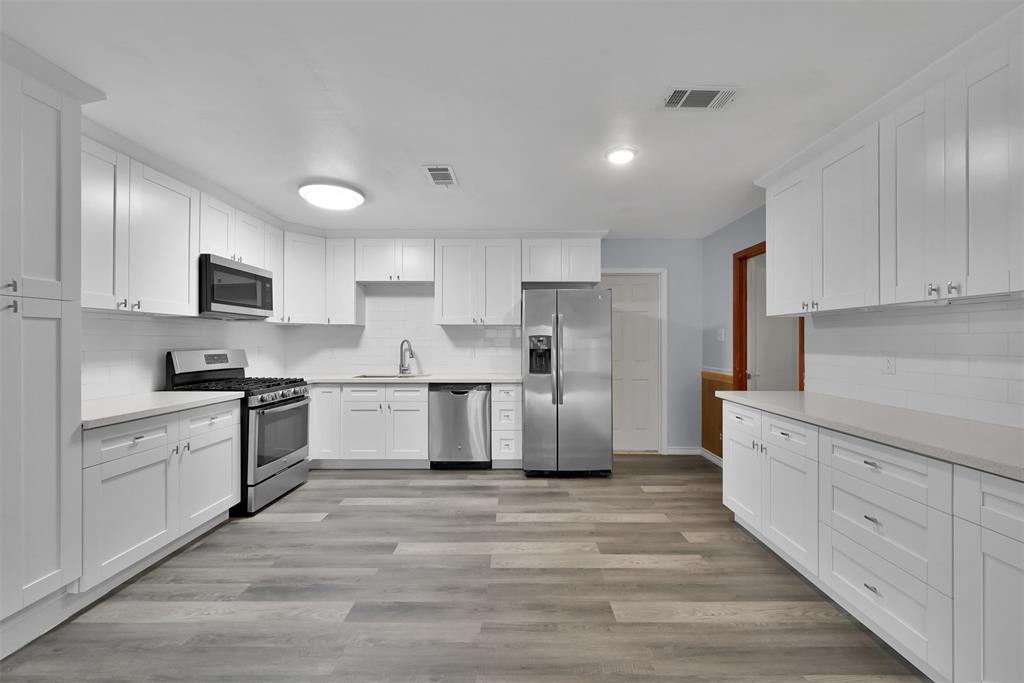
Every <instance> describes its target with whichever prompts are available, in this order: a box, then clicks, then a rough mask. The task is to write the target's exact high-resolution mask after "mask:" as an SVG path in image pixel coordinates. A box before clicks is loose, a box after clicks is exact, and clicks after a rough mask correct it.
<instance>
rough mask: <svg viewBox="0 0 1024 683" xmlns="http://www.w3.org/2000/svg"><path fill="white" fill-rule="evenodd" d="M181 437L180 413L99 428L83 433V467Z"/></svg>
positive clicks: (148, 448)
mask: <svg viewBox="0 0 1024 683" xmlns="http://www.w3.org/2000/svg"><path fill="white" fill-rule="evenodd" d="M177 440H178V416H177V415H175V414H171V415H158V416H156V417H149V418H146V419H144V420H133V421H132V422H124V423H122V424H116V425H110V426H109V427H101V428H99V429H86V430H85V431H84V433H83V435H82V466H83V467H92V466H94V465H99V464H100V463H104V462H111V461H112V460H118V459H119V458H124V457H126V456H129V455H134V454H136V453H142V452H145V451H148V450H152V449H154V448H162V447H164V446H168V445H170V444H173V443H175V442H176V441H177Z"/></svg>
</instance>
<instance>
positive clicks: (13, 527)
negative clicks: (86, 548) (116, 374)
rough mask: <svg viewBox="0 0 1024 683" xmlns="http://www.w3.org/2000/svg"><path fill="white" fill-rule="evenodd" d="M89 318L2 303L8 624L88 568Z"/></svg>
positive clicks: (1, 448)
mask: <svg viewBox="0 0 1024 683" xmlns="http://www.w3.org/2000/svg"><path fill="white" fill-rule="evenodd" d="M80 337H81V311H80V308H79V306H78V304H77V303H74V302H66V301H58V300H54V299H35V298H28V297H13V296H0V386H2V387H3V391H2V392H0V618H3V617H6V616H8V615H10V614H13V613H14V612H17V611H18V610H20V609H21V608H23V607H25V606H28V605H29V604H31V603H33V602H35V601H37V600H39V599H40V598H43V597H45V596H47V595H49V594H51V593H53V592H54V591H56V590H58V589H60V588H62V587H63V586H66V585H67V584H69V583H71V582H72V581H74V580H75V579H77V578H78V577H79V576H80V574H81V570H82V554H81V553H82V527H81V509H82V447H81V388H80V385H81V353H82V350H81V342H80Z"/></svg>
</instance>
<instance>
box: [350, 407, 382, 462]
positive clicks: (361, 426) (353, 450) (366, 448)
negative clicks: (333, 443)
mask: <svg viewBox="0 0 1024 683" xmlns="http://www.w3.org/2000/svg"><path fill="white" fill-rule="evenodd" d="M384 412H385V411H384V404H383V403H376V402H375V403H370V402H359V403H355V402H352V403H345V405H344V406H343V408H342V416H341V433H342V435H343V438H342V441H341V444H342V446H341V450H342V453H343V457H344V458H346V459H349V460H379V459H382V458H385V457H387V427H386V424H385V422H386V420H385V417H384Z"/></svg>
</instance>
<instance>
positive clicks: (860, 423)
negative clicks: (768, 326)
mask: <svg viewBox="0 0 1024 683" xmlns="http://www.w3.org/2000/svg"><path fill="white" fill-rule="evenodd" d="M715 395H716V396H718V397H719V398H721V399H723V400H725V401H731V402H733V403H739V404H741V405H745V406H748V407H750V408H756V409H758V410H763V411H765V412H768V413H774V414H776V415H781V416H783V417H788V418H791V419H794V420H800V421H802V422H809V423H811V424H815V425H818V426H821V427H825V428H828V429H832V430H834V431H837V432H842V433H844V434H850V435H851V436H858V437H861V438H863V439H869V440H871V441H876V442H878V443H882V444H886V445H889V446H893V447H895V448H902V449H904V450H907V451H912V452H914V453H920V454H921V455H927V456H929V457H932V458H936V459H938V460H944V461H946V462H951V463H953V464H955V465H963V466H964V467H970V468H973V469H976V470H981V471H982V472H989V473H991V474H997V475H999V476H1002V477H1009V478H1011V479H1016V480H1018V481H1024V429H1014V428H1013V427H1002V426H999V425H992V424H987V423H985V422H975V421H972V420H964V419H961V418H956V417H945V416H942V415H933V414H931V413H922V412H919V411H916V410H907V409H906V408H895V407H890V406H884V405H879V404H877V403H866V402H864V401H852V400H850V399H845V398H839V397H836V396H829V395H827V394H815V393H810V392H803V391H717V392H715Z"/></svg>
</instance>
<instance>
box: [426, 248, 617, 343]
mask: <svg viewBox="0 0 1024 683" xmlns="http://www.w3.org/2000/svg"><path fill="white" fill-rule="evenodd" d="M585 241H589V240H585ZM594 241H595V242H597V243H598V256H597V258H598V262H600V258H601V257H600V240H594ZM476 261H477V263H478V269H479V272H480V273H481V276H480V277H479V278H478V281H477V286H476V287H475V288H474V289H475V290H476V291H477V293H478V294H477V295H478V298H479V303H478V305H477V315H478V320H479V321H480V323H481V324H484V325H519V324H520V323H521V322H522V301H523V269H522V244H521V242H520V241H519V240H480V247H479V251H478V256H477V259H476ZM598 278H600V268H599V269H598ZM581 282H582V280H581ZM436 295H437V292H436V291H435V296H436Z"/></svg>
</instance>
